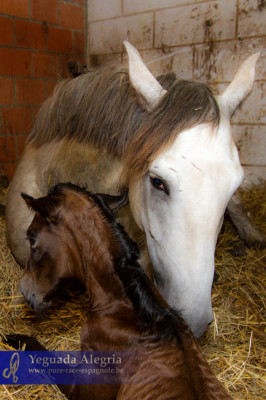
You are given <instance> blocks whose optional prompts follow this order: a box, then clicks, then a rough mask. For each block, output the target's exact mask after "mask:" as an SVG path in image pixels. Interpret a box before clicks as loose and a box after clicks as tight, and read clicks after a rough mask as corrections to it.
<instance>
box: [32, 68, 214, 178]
mask: <svg viewBox="0 0 266 400" xmlns="http://www.w3.org/2000/svg"><path fill="white" fill-rule="evenodd" d="M158 81H159V82H160V84H161V85H162V86H163V87H164V88H165V89H166V90H167V93H166V95H165V96H164V97H163V98H162V100H161V101H160V102H159V104H158V105H157V107H155V109H154V110H152V111H151V112H147V111H146V110H145V109H144V108H143V107H142V106H141V103H140V101H139V98H138V95H137V93H136V91H135V89H134V88H133V87H132V86H131V84H130V81H129V74H128V72H127V70H125V69H124V68H122V67H117V66H106V67H104V68H103V69H101V70H98V71H95V72H89V73H86V74H82V75H80V76H79V77H77V78H75V79H69V80H65V81H63V82H61V83H59V84H58V85H57V86H56V88H55V90H54V93H53V95H52V96H51V97H49V98H48V99H47V100H46V101H45V102H44V103H43V105H42V107H41V108H40V110H39V113H38V114H37V117H36V122H35V126H34V128H33V130H32V132H31V134H30V135H29V138H28V143H32V144H33V145H34V146H36V147H40V146H41V145H43V144H44V143H49V142H52V141H59V140H62V139H64V140H66V141H67V140H76V141H78V142H80V143H86V144H88V145H91V146H93V147H96V148H105V149H106V150H107V151H109V152H110V153H111V154H113V155H115V156H118V157H121V158H122V157H124V158H125V171H124V177H125V181H127V179H128V178H129V177H128V173H130V178H134V177H136V176H139V175H143V174H144V173H145V172H146V171H147V169H148V167H149V165H150V163H151V162H152V161H153V159H154V158H155V157H156V156H157V155H158V154H159V153H160V152H162V151H163V150H164V149H165V148H166V147H167V146H168V145H169V144H171V143H172V142H173V140H174V139H175V138H176V135H177V134H178V133H180V132H181V131H183V130H184V129H189V128H191V127H193V126H195V125H197V124H202V123H210V124H211V125H212V126H216V125H218V123H219V108H218V105H217V103H216V100H215V98H214V96H213V94H212V92H211V90H210V89H209V88H208V86H207V85H205V84H203V83H200V82H195V81H186V80H178V79H176V76H175V74H174V73H168V74H164V75H160V76H159V77H158Z"/></svg>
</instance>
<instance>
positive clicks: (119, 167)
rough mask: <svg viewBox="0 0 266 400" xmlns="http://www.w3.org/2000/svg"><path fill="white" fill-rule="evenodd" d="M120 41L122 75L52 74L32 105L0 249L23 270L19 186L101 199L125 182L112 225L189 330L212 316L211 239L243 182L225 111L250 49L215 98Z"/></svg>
mask: <svg viewBox="0 0 266 400" xmlns="http://www.w3.org/2000/svg"><path fill="white" fill-rule="evenodd" d="M125 46H126V49H127V52H128V56H129V71H127V70H125V69H123V68H121V67H119V68H118V67H114V66H108V67H106V68H103V69H102V70H99V71H95V72H92V73H88V74H82V75H80V76H79V77H77V78H75V79H72V80H67V81H63V82H61V83H60V84H59V85H58V86H57V87H56V89H55V91H54V93H53V95H52V96H51V97H50V98H48V99H47V100H46V101H45V102H44V104H43V105H42V107H41V109H40V111H39V113H38V115H37V119H36V123H35V126H34V128H33V131H32V133H31V134H30V136H29V139H28V141H27V144H26V147H25V150H24V153H23V155H22V158H21V160H20V162H19V164H18V167H17V170H16V172H15V174H14V177H13V179H12V181H11V184H10V187H9V191H8V200H7V215H6V216H7V239H8V244H9V246H10V248H11V250H12V252H13V254H14V256H15V258H16V260H17V261H18V262H19V263H20V264H21V265H22V266H24V267H25V266H26V263H27V260H28V258H29V251H30V249H29V245H28V243H27V241H26V239H25V238H26V230H27V227H28V226H29V225H30V223H31V221H32V218H33V212H32V210H30V209H28V208H27V207H26V205H25V203H24V202H23V201H22V199H21V196H20V193H21V192H26V193H29V194H30V195H32V196H33V197H41V196H45V195H46V194H47V192H48V190H49V188H51V187H53V186H54V185H55V184H57V183H59V182H71V183H73V184H77V185H79V186H83V187H87V188H88V190H90V191H93V192H98V193H106V194H110V195H118V194H119V193H121V192H122V190H123V188H127V189H128V190H129V200H130V201H129V206H128V207H127V208H126V209H123V210H122V211H121V212H120V214H119V220H120V222H121V223H122V224H123V225H124V226H125V228H126V230H127V231H128V232H129V234H130V235H131V237H132V238H133V239H134V241H136V242H137V244H138V246H139V248H140V251H141V256H142V257H141V265H143V267H144V268H145V270H146V271H147V270H149V267H150V266H151V264H152V272H153V274H154V278H155V282H156V284H157V287H158V289H159V290H160V292H161V294H162V295H163V297H164V298H165V299H166V300H167V302H168V303H169V304H170V305H171V306H172V307H173V308H175V309H178V310H180V311H181V314H182V316H183V317H184V319H185V320H186V321H187V322H188V324H189V326H190V327H191V329H192V331H193V333H194V334H195V336H197V337H199V336H200V335H201V334H202V333H203V332H204V331H205V329H206V328H207V326H208V324H209V323H210V322H211V321H212V318H213V315H212V304H211V289H212V281H213V276H214V252H215V245H216V240H217V235H218V232H219V230H220V227H221V224H222V220H223V215H224V211H225V208H226V206H227V204H228V201H229V200H230V198H231V196H232V195H233V193H234V191H235V190H236V189H237V188H238V186H239V185H240V183H241V182H242V179H243V170H242V168H241V165H240V162H239V157H238V152H237V149H236V146H235V144H234V142H233V139H232V134H231V130H230V117H231V115H232V114H233V112H234V110H235V109H236V108H237V106H238V105H239V103H240V102H241V101H242V100H243V99H244V98H245V97H246V96H247V95H248V93H249V92H250V91H251V89H252V86H253V82H254V77H255V64H256V60H257V58H258V54H255V55H253V56H251V57H250V58H248V59H247V60H246V61H245V62H244V63H243V64H242V66H241V67H240V69H239V70H238V72H237V74H236V75H235V77H234V79H233V81H232V82H231V84H230V85H229V86H228V87H227V88H226V89H225V91H224V92H223V93H222V94H221V95H220V96H218V97H215V96H214V95H213V93H212V91H211V90H210V88H209V87H208V86H206V85H205V84H203V83H199V82H194V81H186V80H177V79H176V78H175V75H174V74H166V75H162V76H160V77H159V78H158V80H156V79H155V78H154V77H153V75H152V74H151V73H150V71H149V70H148V69H147V67H146V66H145V64H144V63H143V61H142V59H141V57H140V55H139V53H138V51H137V50H136V49H135V48H134V47H133V46H132V45H131V44H130V43H128V42H125ZM150 263H151V264H150ZM150 269H151V267H150Z"/></svg>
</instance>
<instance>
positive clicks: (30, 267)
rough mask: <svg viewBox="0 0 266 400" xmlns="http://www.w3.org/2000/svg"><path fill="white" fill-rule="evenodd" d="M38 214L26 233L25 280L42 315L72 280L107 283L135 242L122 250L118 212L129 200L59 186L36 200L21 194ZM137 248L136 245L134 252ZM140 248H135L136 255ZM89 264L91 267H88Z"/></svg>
mask: <svg viewBox="0 0 266 400" xmlns="http://www.w3.org/2000/svg"><path fill="white" fill-rule="evenodd" d="M22 197H23V198H24V200H25V202H26V203H27V205H28V206H29V207H30V208H32V209H33V211H34V212H35V215H34V218H33V221H32V223H31V225H30V227H29V228H28V230H27V238H28V240H29V242H30V249H31V250H30V257H29V260H28V264H27V268H26V269H25V272H24V275H23V277H22V279H21V290H22V293H23V295H24V296H25V298H26V300H27V302H28V303H29V305H30V306H31V307H32V308H33V309H34V310H36V311H43V310H44V309H46V308H48V307H49V306H50V305H51V300H52V298H53V297H54V296H55V294H58V293H59V292H60V289H62V288H65V285H66V284H67V283H69V281H70V280H72V281H71V282H73V279H76V280H78V281H79V282H81V283H82V284H83V285H84V286H87V285H88V277H89V276H90V277H91V276H93V278H92V279H89V281H90V282H91V284H92V282H93V284H94V285H95V286H97V282H98V284H101V280H106V279H107V281H108V278H106V276H108V274H111V273H112V271H113V270H112V266H113V263H114V261H115V258H116V257H121V256H124V254H123V252H124V249H125V248H126V249H127V251H128V252H129V253H130V246H131V241H130V240H128V241H127V246H126V247H125V246H124V249H123V246H121V240H119V232H118V233H117V234H116V235H114V232H113V228H114V226H116V225H117V223H116V222H115V217H114V212H113V211H115V210H117V209H119V208H120V207H121V206H123V205H124V204H125V202H126V201H127V196H126V195H123V196H120V197H119V196H118V197H115V196H108V195H93V194H91V193H89V192H86V191H85V190H83V189H80V188H79V187H77V186H75V185H72V184H59V185H57V186H55V187H54V188H53V189H52V190H51V191H50V192H49V194H48V195H47V196H45V197H41V198H39V199H34V198H32V197H30V196H28V195H26V194H24V193H22ZM133 247H134V245H133V243H132V249H133ZM134 251H135V250H133V252H134ZM88 266H89V269H88Z"/></svg>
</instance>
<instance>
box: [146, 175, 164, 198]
mask: <svg viewBox="0 0 266 400" xmlns="http://www.w3.org/2000/svg"><path fill="white" fill-rule="evenodd" d="M150 180H151V184H152V186H153V187H155V188H156V189H158V190H162V191H163V192H165V193H166V194H169V191H168V189H167V186H166V185H165V183H164V182H163V181H162V179H160V178H158V177H156V176H150Z"/></svg>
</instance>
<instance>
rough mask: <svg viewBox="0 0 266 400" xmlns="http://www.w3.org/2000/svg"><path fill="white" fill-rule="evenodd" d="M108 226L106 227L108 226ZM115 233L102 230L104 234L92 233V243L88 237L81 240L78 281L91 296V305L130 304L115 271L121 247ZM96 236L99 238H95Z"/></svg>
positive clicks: (100, 306)
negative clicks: (92, 244) (91, 243)
mask: <svg viewBox="0 0 266 400" xmlns="http://www.w3.org/2000/svg"><path fill="white" fill-rule="evenodd" d="M108 228H109V227H108ZM116 233H117V232H112V229H111V230H110V231H107V232H106V231H105V234H104V237H101V235H100V234H98V232H95V231H94V232H93V235H94V246H95V248H93V247H94V246H90V245H89V244H88V242H90V240H89V239H90V238H87V240H84V241H82V243H80V247H81V248H80V254H81V255H82V256H81V258H82V259H81V269H80V272H79V277H78V278H79V280H80V281H81V283H82V284H83V285H84V286H85V287H86V290H87V292H88V294H89V295H90V297H91V301H92V308H93V309H95V310H96V309H97V310H103V309H104V310H111V309H114V307H115V308H117V307H118V305H119V307H122V306H123V307H125V306H126V307H128V306H129V305H130V308H132V307H131V303H130V301H129V299H128V297H127V296H126V293H125V289H124V286H123V284H122V282H121V280H120V278H119V276H118V275H117V273H116V271H115V263H116V262H117V261H116V260H117V259H120V258H121V257H122V253H123V248H122V245H121V243H120V240H118V238H117V234H116ZM98 239H99V240H98Z"/></svg>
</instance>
